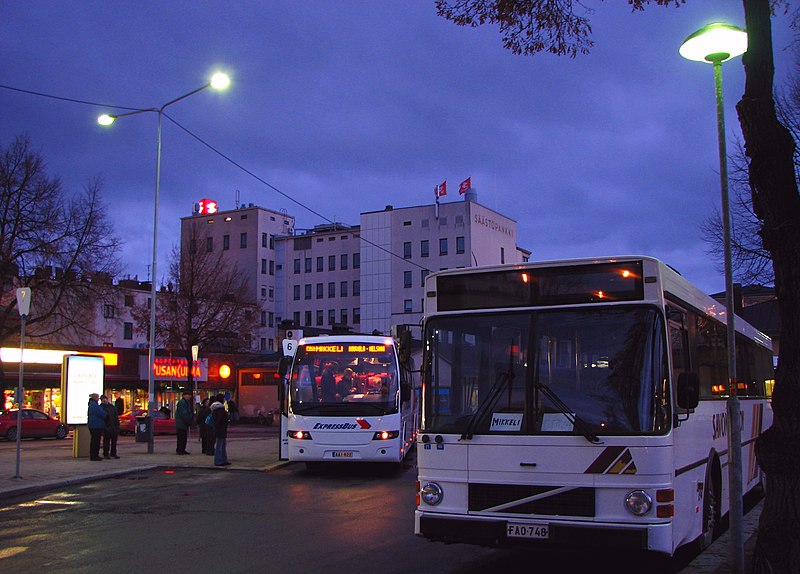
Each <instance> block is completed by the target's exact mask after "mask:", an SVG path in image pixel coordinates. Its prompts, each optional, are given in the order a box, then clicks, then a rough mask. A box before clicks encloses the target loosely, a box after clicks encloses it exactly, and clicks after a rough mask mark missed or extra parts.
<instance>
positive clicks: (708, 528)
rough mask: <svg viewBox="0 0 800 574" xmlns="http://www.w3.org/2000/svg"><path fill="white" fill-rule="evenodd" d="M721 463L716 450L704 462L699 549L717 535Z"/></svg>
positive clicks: (702, 548)
mask: <svg viewBox="0 0 800 574" xmlns="http://www.w3.org/2000/svg"><path fill="white" fill-rule="evenodd" d="M721 510H722V465H721V464H720V461H719V456H718V455H717V453H716V451H712V452H711V453H710V454H709V457H708V463H707V464H706V476H705V482H704V483H703V522H702V531H701V533H700V537H699V538H698V544H699V547H700V550H701V551H702V550H705V549H706V548H708V547H709V546H711V543H712V542H713V541H714V540H715V539H716V537H717V536H718V535H719V531H720V522H721V519H722V512H721Z"/></svg>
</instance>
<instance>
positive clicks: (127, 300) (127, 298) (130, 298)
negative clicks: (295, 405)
mask: <svg viewBox="0 0 800 574" xmlns="http://www.w3.org/2000/svg"><path fill="white" fill-rule="evenodd" d="M125 306H126V307H133V295H125Z"/></svg>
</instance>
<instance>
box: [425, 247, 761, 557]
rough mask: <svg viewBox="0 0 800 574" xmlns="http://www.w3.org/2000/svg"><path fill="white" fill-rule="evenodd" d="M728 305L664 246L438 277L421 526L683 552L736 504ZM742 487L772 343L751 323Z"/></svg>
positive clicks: (746, 334) (513, 541) (428, 356)
mask: <svg viewBox="0 0 800 574" xmlns="http://www.w3.org/2000/svg"><path fill="white" fill-rule="evenodd" d="M725 319H726V313H725V308H724V306H722V305H720V304H719V303H717V302H716V301H715V300H714V299H712V298H710V297H708V296H707V295H705V294H703V293H702V292H701V291H699V290H698V289H697V288H696V287H694V286H692V285H691V284H690V283H689V282H687V281H686V280H685V279H683V278H682V277H681V276H680V275H679V274H678V273H677V272H676V271H675V270H673V269H672V268H670V267H669V266H667V265H665V264H664V263H662V262H660V261H658V260H656V259H653V258H650V257H633V256H626V257H615V258H602V259H585V260H570V261H552V262H542V263H525V264H519V265H502V266H493V267H486V268H473V269H459V270H450V271H443V272H439V273H435V274H432V275H430V276H429V277H428V278H427V283H426V292H425V323H424V328H423V346H424V349H423V350H424V355H423V364H422V415H421V416H422V419H421V428H420V434H419V439H418V448H417V464H418V472H419V476H418V479H419V482H418V491H417V509H416V513H415V533H416V534H417V535H419V536H423V537H425V538H428V539H430V540H435V541H444V542H465V543H475V544H480V545H490V546H501V547H513V546H519V545H526V544H528V545H529V544H562V543H563V544H569V545H573V547H575V548H578V547H579V546H575V545H576V544H578V545H601V546H603V547H605V548H610V547H616V548H628V549H643V550H649V551H654V552H657V553H663V554H666V555H673V554H674V553H675V551H676V549H677V548H679V547H680V546H682V545H685V544H688V543H690V542H697V543H698V545H699V546H700V547H701V548H702V547H705V546H706V545H708V544H709V543H710V542H711V540H713V537H714V535H715V534H717V533H718V531H719V525H720V521H721V518H722V517H723V516H724V515H725V514H726V513H727V511H728V506H729V505H728V472H727V465H728V442H727V438H728V437H727V432H726V428H727V426H726V424H727V415H726V398H727V396H728V393H729V392H730V390H729V388H728V381H727V350H726V349H727V344H726V327H725ZM735 326H736V331H737V335H736V350H737V383H736V387H737V391H736V392H737V394H738V396H739V397H740V399H741V411H742V420H741V430H742V433H741V434H742V461H743V463H742V467H743V469H742V470H743V473H742V474H743V476H742V481H743V483H742V484H743V492H745V493H747V492H749V491H750V490H751V489H753V488H754V487H756V486H757V485H759V483H760V481H761V472H760V470H759V468H758V466H757V465H756V460H755V455H754V441H755V439H756V437H758V435H759V434H760V433H761V431H762V429H766V428H768V427H769V426H770V425H771V422H772V410H771V406H770V403H769V400H768V398H767V394H768V392H769V393H771V385H772V382H773V363H772V352H771V342H770V340H769V338H768V337H766V336H765V335H763V334H762V333H760V332H758V331H757V330H756V329H755V328H753V327H752V326H750V325H748V324H747V323H745V322H744V321H743V320H741V319H739V318H737V319H736V320H735Z"/></svg>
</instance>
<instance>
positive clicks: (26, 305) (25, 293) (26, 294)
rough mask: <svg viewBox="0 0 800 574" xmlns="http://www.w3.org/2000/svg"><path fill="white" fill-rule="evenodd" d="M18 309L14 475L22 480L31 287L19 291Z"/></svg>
mask: <svg viewBox="0 0 800 574" xmlns="http://www.w3.org/2000/svg"><path fill="white" fill-rule="evenodd" d="M17 309H19V315H20V317H21V318H22V325H21V330H20V336H19V383H18V385H17V473H16V474H15V475H14V478H22V476H20V474H19V467H20V450H21V447H22V406H23V404H24V398H25V393H24V389H23V385H22V379H23V372H24V370H25V361H24V357H23V354H24V352H25V320H26V319H27V318H28V313H30V310H31V290H30V287H23V288H20V289H17Z"/></svg>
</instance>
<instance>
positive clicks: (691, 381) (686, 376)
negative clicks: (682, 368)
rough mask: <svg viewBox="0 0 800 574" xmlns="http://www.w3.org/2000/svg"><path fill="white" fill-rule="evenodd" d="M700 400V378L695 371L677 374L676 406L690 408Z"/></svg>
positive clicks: (695, 405)
mask: <svg viewBox="0 0 800 574" xmlns="http://www.w3.org/2000/svg"><path fill="white" fill-rule="evenodd" d="M698 402H700V378H699V377H698V376H697V373H681V374H680V375H678V406H679V407H681V408H682V409H686V410H690V409H694V408H696V407H697V403H698Z"/></svg>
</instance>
